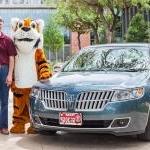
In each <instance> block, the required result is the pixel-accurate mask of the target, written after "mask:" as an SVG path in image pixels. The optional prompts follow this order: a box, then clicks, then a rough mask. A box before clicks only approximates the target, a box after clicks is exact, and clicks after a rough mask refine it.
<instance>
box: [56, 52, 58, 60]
mask: <svg viewBox="0 0 150 150" xmlns="http://www.w3.org/2000/svg"><path fill="white" fill-rule="evenodd" d="M57 62H58V53H57V51H56V63H57Z"/></svg>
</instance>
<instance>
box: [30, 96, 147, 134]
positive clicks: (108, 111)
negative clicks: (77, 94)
mask: <svg viewBox="0 0 150 150" xmlns="http://www.w3.org/2000/svg"><path fill="white" fill-rule="evenodd" d="M59 113H60V111H54V110H49V109H47V108H45V106H44V104H43V102H42V101H40V100H36V99H35V98H34V97H31V98H30V117H31V120H32V124H33V126H34V127H35V128H36V129H37V130H56V131H68V132H80V133H110V134H114V135H133V134H140V133H143V132H144V131H145V128H146V125H147V122H148V117H149V103H147V102H144V101H143V100H132V101H124V102H111V103H108V104H107V105H106V107H105V108H104V109H103V110H102V111H92V112H80V113H82V116H83V124H84V125H83V126H81V127H77V126H62V125H59ZM43 119H44V122H43ZM45 119H46V121H45ZM120 119H122V120H126V124H124V126H119V125H118V126H117V127H116V126H115V127H114V125H113V124H114V122H115V121H116V120H120ZM87 122H88V125H87V124H86V123H87ZM92 123H93V124H94V125H93V124H92ZM85 124H86V125H85Z"/></svg>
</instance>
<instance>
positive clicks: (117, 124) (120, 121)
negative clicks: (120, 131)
mask: <svg viewBox="0 0 150 150" xmlns="http://www.w3.org/2000/svg"><path fill="white" fill-rule="evenodd" d="M128 123H129V118H123V119H115V120H114V121H113V123H112V125H111V127H113V128H115V127H116V128H117V127H125V126H127V125H128Z"/></svg>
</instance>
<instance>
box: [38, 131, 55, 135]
mask: <svg viewBox="0 0 150 150" xmlns="http://www.w3.org/2000/svg"><path fill="white" fill-rule="evenodd" d="M37 132H38V133H39V134H41V135H55V134H56V132H57V131H53V130H51V131H50V130H39V131H37Z"/></svg>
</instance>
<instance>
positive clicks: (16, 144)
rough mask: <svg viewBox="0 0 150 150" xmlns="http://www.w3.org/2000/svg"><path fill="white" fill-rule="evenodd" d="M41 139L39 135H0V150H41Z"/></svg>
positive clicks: (10, 110)
mask: <svg viewBox="0 0 150 150" xmlns="http://www.w3.org/2000/svg"><path fill="white" fill-rule="evenodd" d="M9 97H10V98H9V128H10V127H11V122H12V112H13V103H12V93H11V92H10V96H9ZM41 140H42V137H40V136H39V135H27V134H18V135H15V134H14V135H12V134H10V135H9V136H7V135H2V134H0V150H42V145H41V144H40V143H41V142H40V141H41Z"/></svg>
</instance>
